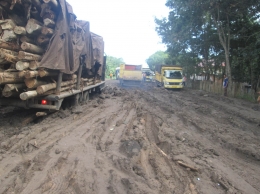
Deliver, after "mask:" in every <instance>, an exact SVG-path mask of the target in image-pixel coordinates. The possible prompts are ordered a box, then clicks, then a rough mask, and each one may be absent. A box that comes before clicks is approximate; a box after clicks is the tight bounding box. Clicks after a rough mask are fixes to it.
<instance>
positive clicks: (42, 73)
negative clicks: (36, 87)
mask: <svg viewBox="0 0 260 194" xmlns="http://www.w3.org/2000/svg"><path fill="white" fill-rule="evenodd" d="M38 73H39V76H40V77H47V76H58V74H59V73H58V72H54V71H47V70H44V69H39V70H38Z"/></svg>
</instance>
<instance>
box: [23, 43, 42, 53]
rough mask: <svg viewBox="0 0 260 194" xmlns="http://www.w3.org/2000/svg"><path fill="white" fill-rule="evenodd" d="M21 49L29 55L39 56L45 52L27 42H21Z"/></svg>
mask: <svg viewBox="0 0 260 194" xmlns="http://www.w3.org/2000/svg"><path fill="white" fill-rule="evenodd" d="M21 48H22V49H23V50H24V51H26V52H30V53H34V54H40V55H41V54H43V53H44V52H45V51H44V49H42V48H41V47H39V46H36V45H33V44H30V43H28V42H23V43H22V45H21Z"/></svg>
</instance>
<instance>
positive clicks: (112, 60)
mask: <svg viewBox="0 0 260 194" xmlns="http://www.w3.org/2000/svg"><path fill="white" fill-rule="evenodd" d="M123 63H124V60H123V59H122V58H116V57H113V56H107V61H106V76H109V74H110V72H112V73H114V72H115V70H116V68H117V67H119V66H120V64H123Z"/></svg>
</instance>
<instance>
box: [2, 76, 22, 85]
mask: <svg viewBox="0 0 260 194" xmlns="http://www.w3.org/2000/svg"><path fill="white" fill-rule="evenodd" d="M23 81H24V78H19V77H15V78H14V77H4V76H0V85H3V84H15V83H22V82H23Z"/></svg>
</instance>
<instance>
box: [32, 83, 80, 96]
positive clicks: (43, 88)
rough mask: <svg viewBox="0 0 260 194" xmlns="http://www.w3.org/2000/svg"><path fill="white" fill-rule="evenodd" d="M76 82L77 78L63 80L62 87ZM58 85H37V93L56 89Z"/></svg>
mask: <svg viewBox="0 0 260 194" xmlns="http://www.w3.org/2000/svg"><path fill="white" fill-rule="evenodd" d="M75 83H76V80H74V81H66V82H61V87H63V86H68V85H73V84H75ZM56 87H57V83H51V84H46V85H41V86H38V87H37V90H36V91H37V93H38V94H43V93H45V92H47V91H49V90H52V89H55V88H56Z"/></svg>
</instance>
